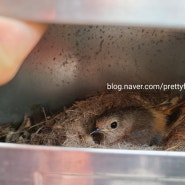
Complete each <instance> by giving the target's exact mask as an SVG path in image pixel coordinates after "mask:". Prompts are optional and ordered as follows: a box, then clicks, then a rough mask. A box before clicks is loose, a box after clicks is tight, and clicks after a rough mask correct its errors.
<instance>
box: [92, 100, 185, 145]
mask: <svg viewBox="0 0 185 185" xmlns="http://www.w3.org/2000/svg"><path fill="white" fill-rule="evenodd" d="M184 105H185V103H184V102H182V103H180V104H178V105H175V106H173V107H171V108H168V109H166V110H156V109H155V108H153V107H150V108H149V107H144V106H139V107H138V106H130V107H124V108H121V109H120V108H119V109H110V110H109V111H107V112H104V113H103V114H102V115H100V117H98V118H97V120H96V129H95V130H94V131H93V132H91V135H94V134H97V133H98V134H103V136H104V137H103V141H101V142H100V143H101V144H105V145H106V144H108V145H109V144H114V143H117V142H121V141H126V142H131V143H133V144H141V145H143V144H147V145H150V146H151V145H160V144H162V142H163V141H164V139H165V138H166V137H167V136H168V134H169V133H170V131H171V130H172V129H173V128H174V127H175V126H177V125H179V124H180V123H181V122H182V120H183V119H184V115H183V116H181V115H182V113H183V111H184ZM183 114H184V113H183ZM182 118H183V119H182Z"/></svg>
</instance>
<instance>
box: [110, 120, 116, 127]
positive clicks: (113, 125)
mask: <svg viewBox="0 0 185 185" xmlns="http://www.w3.org/2000/svg"><path fill="white" fill-rule="evenodd" d="M110 126H111V128H113V129H114V128H116V127H117V126H118V123H117V122H116V121H114V122H112V123H111V125H110Z"/></svg>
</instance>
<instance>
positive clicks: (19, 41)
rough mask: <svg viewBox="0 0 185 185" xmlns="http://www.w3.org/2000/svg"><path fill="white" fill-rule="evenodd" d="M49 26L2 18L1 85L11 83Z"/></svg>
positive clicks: (0, 35)
mask: <svg viewBox="0 0 185 185" xmlns="http://www.w3.org/2000/svg"><path fill="white" fill-rule="evenodd" d="M46 29H47V25H45V24H41V23H34V22H28V21H20V20H15V19H11V18H7V17H2V16H0V85H3V84H5V83H7V82H8V81H10V80H11V79H12V78H13V77H14V76H15V74H16V73H17V71H18V70H19V68H20V66H21V64H22V63H23V61H24V59H25V58H26V57H27V55H28V54H29V53H30V52H31V50H32V49H33V48H34V46H35V45H36V44H37V42H38V41H39V40H40V38H41V37H42V35H43V34H44V32H45V31H46Z"/></svg>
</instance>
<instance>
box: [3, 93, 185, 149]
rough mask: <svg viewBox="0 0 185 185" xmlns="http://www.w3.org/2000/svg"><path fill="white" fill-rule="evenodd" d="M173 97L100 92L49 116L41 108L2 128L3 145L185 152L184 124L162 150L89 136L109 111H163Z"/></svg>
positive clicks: (173, 133) (171, 135)
mask: <svg viewBox="0 0 185 185" xmlns="http://www.w3.org/2000/svg"><path fill="white" fill-rule="evenodd" d="M172 96H173V95H172V94H171V93H170V92H168V93H162V92H159V91H142V92H140V91H122V92H117V91H111V92H110V91H109V92H101V93H97V94H94V95H92V96H89V97H86V98H85V99H83V100H79V101H76V102H74V103H73V104H72V105H71V106H70V107H68V108H64V109H63V110H62V111H61V112H59V113H57V114H53V115H50V116H48V115H47V114H46V111H45V109H44V108H42V107H40V106H39V107H37V108H36V109H35V111H34V112H33V114H32V115H31V116H25V118H24V121H23V122H22V123H21V124H5V125H1V127H0V141H1V142H8V143H19V144H23V143H24V144H32V145H49V146H65V147H91V148H119V149H135V150H176V151H185V136H184V132H185V123H182V124H180V125H179V126H178V127H176V128H175V129H174V130H173V131H172V132H171V133H170V135H169V136H168V138H167V139H166V141H165V142H164V143H163V145H162V146H151V147H150V146H145V145H133V144H132V143H126V142H124V141H122V142H119V143H115V144H113V145H101V144H99V143H98V142H96V138H93V137H92V136H91V135H90V132H91V131H92V130H93V129H94V128H95V121H96V118H97V117H98V116H100V115H101V114H102V113H103V112H104V111H106V110H109V109H112V108H119V107H123V106H125V107H126V106H130V105H132V106H137V105H141V104H145V105H150V106H155V107H156V108H157V109H162V108H164V107H165V106H169V104H171V103H173V102H170V101H167V100H168V99H171V97H172ZM161 105H162V108H161Z"/></svg>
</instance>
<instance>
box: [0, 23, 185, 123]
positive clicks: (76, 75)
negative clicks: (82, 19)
mask: <svg viewBox="0 0 185 185" xmlns="http://www.w3.org/2000/svg"><path fill="white" fill-rule="evenodd" d="M184 71H185V31H181V30H170V29H154V28H142V27H138V28H134V27H120V26H78V25H73V26H72V25H69V26H67V25H64V26H61V25H51V26H50V29H49V30H48V32H47V33H46V35H45V36H44V37H43V38H42V40H41V41H40V43H39V44H38V45H37V46H36V47H35V48H34V50H33V51H32V53H31V54H30V55H29V56H28V57H27V59H26V61H25V63H24V65H23V66H22V68H21V70H20V71H19V73H18V74H17V76H16V77H15V78H14V79H13V80H12V81H11V82H10V83H9V84H7V85H5V86H3V87H0V122H1V123H6V122H17V121H20V120H21V119H22V118H23V115H24V114H25V113H29V112H30V108H31V107H32V106H33V105H35V104H41V105H43V106H46V107H49V108H51V109H58V108H59V107H62V106H66V105H70V103H72V102H73V101H74V100H75V99H77V98H81V97H83V96H84V95H86V94H88V93H91V92H94V91H98V90H102V89H105V88H106V83H107V82H108V83H112V82H114V83H121V84H125V83H126V84H133V83H134V84H143V83H145V84H158V83H159V84H160V83H167V84H171V83H184V82H185V72H184ZM183 93H184V92H183Z"/></svg>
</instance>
